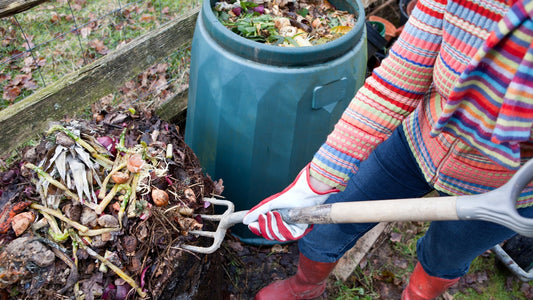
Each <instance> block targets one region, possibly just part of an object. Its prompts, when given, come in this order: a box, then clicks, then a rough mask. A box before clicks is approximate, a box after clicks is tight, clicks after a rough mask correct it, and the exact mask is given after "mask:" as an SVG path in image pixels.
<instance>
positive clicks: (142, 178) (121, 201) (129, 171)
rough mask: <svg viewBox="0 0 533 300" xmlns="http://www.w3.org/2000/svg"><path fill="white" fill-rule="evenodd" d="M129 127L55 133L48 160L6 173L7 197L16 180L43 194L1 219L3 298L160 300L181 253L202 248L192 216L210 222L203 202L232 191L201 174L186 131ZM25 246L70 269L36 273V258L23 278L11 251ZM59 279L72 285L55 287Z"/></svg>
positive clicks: (47, 144)
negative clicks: (193, 247) (24, 179)
mask: <svg viewBox="0 0 533 300" xmlns="http://www.w3.org/2000/svg"><path fill="white" fill-rule="evenodd" d="M109 114H111V113H109ZM130 121H131V122H126V121H123V122H121V124H120V125H113V126H107V130H105V129H104V128H103V127H102V125H101V123H94V122H90V121H75V120H72V121H69V122H63V123H61V124H56V125H54V126H52V127H51V129H50V130H49V131H48V132H47V135H46V137H45V138H44V139H43V140H42V141H41V143H40V144H39V145H38V146H37V148H38V150H37V149H36V150H35V152H37V153H40V154H39V155H36V156H34V158H33V160H32V161H25V162H20V163H19V164H18V166H19V167H20V166H22V167H20V170H16V171H13V170H10V171H9V172H5V173H2V185H1V186H0V187H2V189H0V190H1V192H2V194H4V195H3V196H7V195H8V194H9V195H11V193H12V191H11V190H7V189H4V183H6V184H7V183H9V182H10V181H11V180H13V178H16V176H15V175H13V174H19V173H23V174H24V176H27V178H28V182H31V184H32V186H34V188H29V187H26V188H25V189H22V188H18V190H17V192H16V193H13V195H14V196H10V199H12V200H13V201H11V200H10V201H9V202H8V203H6V204H4V206H3V209H2V212H1V213H0V227H2V228H3V231H2V232H0V234H3V238H2V239H0V246H5V247H2V248H0V249H4V250H0V267H2V266H5V267H6V268H3V269H2V268H0V284H1V285H2V288H5V289H6V290H8V291H10V293H19V296H22V297H30V298H31V296H35V295H38V294H39V293H40V292H41V290H43V291H44V290H45V291H46V292H45V294H42V295H41V296H40V297H44V298H50V297H51V296H50V294H46V293H51V291H57V293H58V294H56V297H53V298H57V297H59V296H60V294H61V297H69V298H76V299H83V298H91V297H92V298H94V296H103V295H104V294H106V298H107V299H119V298H121V299H126V297H128V299H130V298H131V295H132V294H136V296H135V297H133V298H135V299H141V298H146V297H148V296H151V297H152V298H161V297H160V296H161V293H162V291H163V289H164V288H165V286H164V284H165V283H166V282H168V281H169V280H172V278H173V276H172V274H173V272H174V270H176V269H177V268H178V267H179V264H178V263H177V261H178V260H179V259H183V258H184V254H183V253H188V252H184V251H183V250H181V248H180V245H181V244H182V243H185V242H186V243H187V244H190V243H201V242H202V241H200V240H197V239H196V237H195V236H194V235H190V234H189V233H188V232H189V231H190V230H193V229H199V228H202V226H204V225H205V224H204V222H203V220H201V219H198V218H195V217H194V216H193V214H196V213H206V212H207V213H211V210H212V207H208V206H207V205H206V204H205V203H203V198H204V197H205V196H213V195H215V196H216V195H219V194H220V192H221V191H222V189H223V187H222V184H221V182H220V183H215V182H213V181H211V180H210V179H209V178H208V177H206V176H205V175H204V174H203V173H202V169H201V168H200V166H199V163H198V162H197V161H196V157H195V155H194V154H193V153H192V150H190V148H188V147H187V146H186V145H185V143H184V141H183V138H182V137H181V136H180V135H179V134H178V130H177V128H175V127H173V126H171V125H170V124H167V123H165V122H163V121H161V120H159V119H158V118H156V117H150V118H147V120H146V121H145V122H141V121H135V122H133V121H134V120H130ZM99 122H103V120H102V119H100V121H99ZM104 127H106V125H104ZM144 133H147V134H144ZM100 142H101V143H102V144H100ZM113 149H115V150H116V152H115V151H112V150H113ZM16 186H20V185H19V184H17V185H16ZM15 196H16V197H15ZM15 198H16V199H15ZM0 229H1V228H0ZM8 236H12V238H7V237H8ZM19 236H20V238H23V239H22V240H19V239H16V240H15V238H16V237H19ZM15 241H17V242H16V243H18V244H12V243H15ZM2 243H3V244H2ZM26 244H31V245H34V246H35V247H37V246H39V247H41V248H39V249H42V251H44V252H42V253H43V254H44V253H47V259H48V260H50V259H52V261H53V260H54V254H55V258H56V259H58V260H60V261H63V262H64V264H63V263H61V264H57V263H56V264H46V265H43V266H35V264H34V263H33V262H31V259H35V257H36V256H35V255H34V254H32V253H33V252H32V253H28V254H27V255H26V256H19V258H20V259H21V260H22V261H21V262H20V263H18V262H17V264H16V268H14V267H13V266H14V265H13V264H11V263H10V262H9V259H12V256H13V254H12V253H6V252H5V249H19V248H20V247H23V246H24V245H26ZM49 250H52V252H50V251H49ZM47 251H48V252H47ZM2 259H4V260H5V261H3V260H2ZM23 260H27V261H23ZM61 268H66V269H65V271H62V270H61ZM52 273H55V274H56V275H55V276H51V275H50V274H52ZM36 274H42V275H38V276H37V275H36ZM60 274H61V276H63V275H64V277H63V280H62V281H60V282H53V281H52V280H54V279H55V278H56V277H58V276H59V277H61V276H60ZM48 285H49V286H48ZM58 285H59V287H58ZM24 286H29V287H30V288H29V289H25V288H21V287H24ZM52 286H55V287H56V288H53V287H52ZM43 287H46V288H45V289H41V288H43ZM104 287H107V288H104ZM15 291H16V292H15ZM20 293H22V294H20ZM111 294H112V295H114V296H110V295H111ZM119 295H122V296H119ZM127 295H130V296H127Z"/></svg>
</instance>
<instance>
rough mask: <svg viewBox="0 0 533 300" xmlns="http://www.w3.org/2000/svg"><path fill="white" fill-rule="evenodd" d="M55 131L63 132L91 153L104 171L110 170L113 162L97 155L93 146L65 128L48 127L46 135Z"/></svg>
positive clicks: (57, 126)
mask: <svg viewBox="0 0 533 300" xmlns="http://www.w3.org/2000/svg"><path fill="white" fill-rule="evenodd" d="M55 131H62V132H64V133H65V134H66V135H68V136H69V137H70V138H72V139H73V140H74V141H76V143H78V144H79V145H80V146H82V147H83V148H85V149H86V150H87V151H89V153H91V156H92V157H94V158H95V159H96V161H97V162H98V163H99V164H100V165H102V166H103V167H104V168H106V169H111V166H112V165H113V162H112V161H111V160H109V159H108V158H107V157H105V156H103V155H101V154H100V153H98V151H96V149H94V148H93V146H91V145H90V144H89V143H87V142H86V141H84V140H83V139H82V138H80V137H79V136H77V135H76V134H75V133H74V132H72V131H70V130H68V129H66V128H65V127H63V126H61V125H54V126H52V127H50V129H48V131H47V132H46V134H50V133H52V132H55Z"/></svg>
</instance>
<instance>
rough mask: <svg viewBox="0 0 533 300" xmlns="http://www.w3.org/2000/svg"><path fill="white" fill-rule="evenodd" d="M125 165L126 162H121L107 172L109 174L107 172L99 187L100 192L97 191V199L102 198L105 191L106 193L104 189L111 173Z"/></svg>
mask: <svg viewBox="0 0 533 300" xmlns="http://www.w3.org/2000/svg"><path fill="white" fill-rule="evenodd" d="M126 165H127V162H122V163H121V164H119V165H118V166H116V167H114V168H113V170H111V172H109V174H107V176H106V178H105V179H104V181H103V182H102V186H101V187H100V192H99V193H98V199H104V198H105V196H106V195H105V193H106V189H107V184H108V183H109V179H111V177H112V176H113V174H115V173H117V172H118V171H120V170H122V169H123V168H125V167H126Z"/></svg>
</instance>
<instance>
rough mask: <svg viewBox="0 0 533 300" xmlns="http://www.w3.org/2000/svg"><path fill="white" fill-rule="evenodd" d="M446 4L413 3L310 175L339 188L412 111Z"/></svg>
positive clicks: (426, 81) (428, 78)
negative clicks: (384, 56) (413, 5)
mask: <svg viewBox="0 0 533 300" xmlns="http://www.w3.org/2000/svg"><path fill="white" fill-rule="evenodd" d="M445 7H446V0H436V1H435V0H419V1H418V2H417V7H416V9H415V10H414V11H413V14H412V15H411V18H410V19H409V20H408V22H407V24H406V26H405V28H404V30H403V31H402V34H401V35H400V37H399V38H398V40H397V41H396V42H395V43H394V45H393V46H392V47H391V49H390V51H389V54H388V56H387V58H385V59H384V60H383V61H382V63H381V65H380V66H379V67H378V68H376V69H374V72H373V74H372V76H370V77H369V78H367V80H366V81H365V84H364V85H363V87H362V88H361V89H360V90H359V91H358V92H357V94H356V95H355V97H354V98H353V99H352V101H351V102H350V104H349V106H348V107H347V108H346V110H345V111H344V113H343V114H342V116H341V119H340V120H339V121H338V122H337V124H336V125H335V128H334V129H333V131H332V132H331V133H330V134H329V136H328V137H327V139H326V142H325V143H324V144H323V145H322V147H321V148H320V149H319V150H318V151H317V153H316V154H315V156H314V157H313V160H312V162H311V164H310V168H311V174H312V176H313V177H316V178H317V179H319V180H320V181H322V182H324V183H327V184H329V185H331V186H335V187H338V188H339V189H344V187H345V186H346V183H347V181H348V179H349V177H350V176H351V175H352V174H354V173H355V172H357V168H358V165H359V163H360V162H361V161H363V160H365V159H366V158H367V157H368V155H369V154H370V153H371V152H372V151H373V149H374V148H375V147H376V146H377V145H378V144H379V143H381V142H382V141H384V140H385V139H387V138H388V137H389V136H390V135H391V133H392V132H393V131H394V129H395V128H396V127H398V126H399V125H400V124H401V122H402V121H403V120H404V119H405V117H406V116H407V115H409V114H410V113H411V112H413V110H414V109H415V108H416V106H417V105H418V103H419V102H420V101H421V99H422V97H423V95H424V93H425V92H426V91H427V90H428V88H429V86H430V85H431V82H432V73H433V66H434V63H435V59H436V57H437V55H438V53H439V50H440V47H441V41H442V21H443V15H444V10H445Z"/></svg>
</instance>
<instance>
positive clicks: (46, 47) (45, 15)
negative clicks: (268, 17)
mask: <svg viewBox="0 0 533 300" xmlns="http://www.w3.org/2000/svg"><path fill="white" fill-rule="evenodd" d="M198 5H199V2H198V1H197V0H179V1H170V0H153V1H137V0H126V1H120V0H116V1H101V0H76V1H74V2H72V1H66V0H55V1H50V2H45V3H43V4H41V5H40V6H37V7H34V8H32V9H30V10H28V11H25V12H22V13H19V14H17V15H15V16H12V17H8V18H3V19H0V36H2V37H3V38H2V39H1V41H2V47H0V56H1V57H2V59H0V87H2V90H3V93H2V94H1V95H0V96H1V98H0V109H3V108H5V107H7V106H9V105H11V104H12V103H15V102H18V101H20V100H21V99H23V98H25V97H27V96H28V95H30V94H32V93H33V92H34V91H35V90H38V89H39V88H41V87H43V86H46V85H49V84H51V83H53V82H55V81H57V80H59V79H60V78H62V77H63V76H64V75H66V74H68V73H71V72H73V71H75V70H77V69H79V68H81V67H82V66H84V65H87V64H89V63H91V62H93V61H94V60H96V59H98V58H100V57H102V56H105V55H107V54H108V53H109V52H111V51H113V50H115V49H117V48H119V47H121V46H123V45H125V44H127V43H128V42H130V41H131V40H133V39H135V38H137V37H139V36H141V35H143V34H146V33H147V32H149V31H151V30H153V29H156V28H158V27H160V26H161V25H162V24H164V23H166V22H168V21H170V20H172V19H175V18H177V17H179V16H180V15H182V14H183V13H184V12H187V11H188V10H190V9H192V8H194V7H196V6H198ZM180 52H182V53H180V54H176V55H175V57H172V58H170V60H176V59H178V60H182V57H181V56H182V55H183V53H186V51H185V52H184V51H180ZM180 66H183V64H180ZM187 66H188V65H187ZM175 69H176V68H175ZM183 69H184V68H183V67H180V68H179V71H180V72H183ZM172 76H174V75H171V76H170V77H172Z"/></svg>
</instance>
